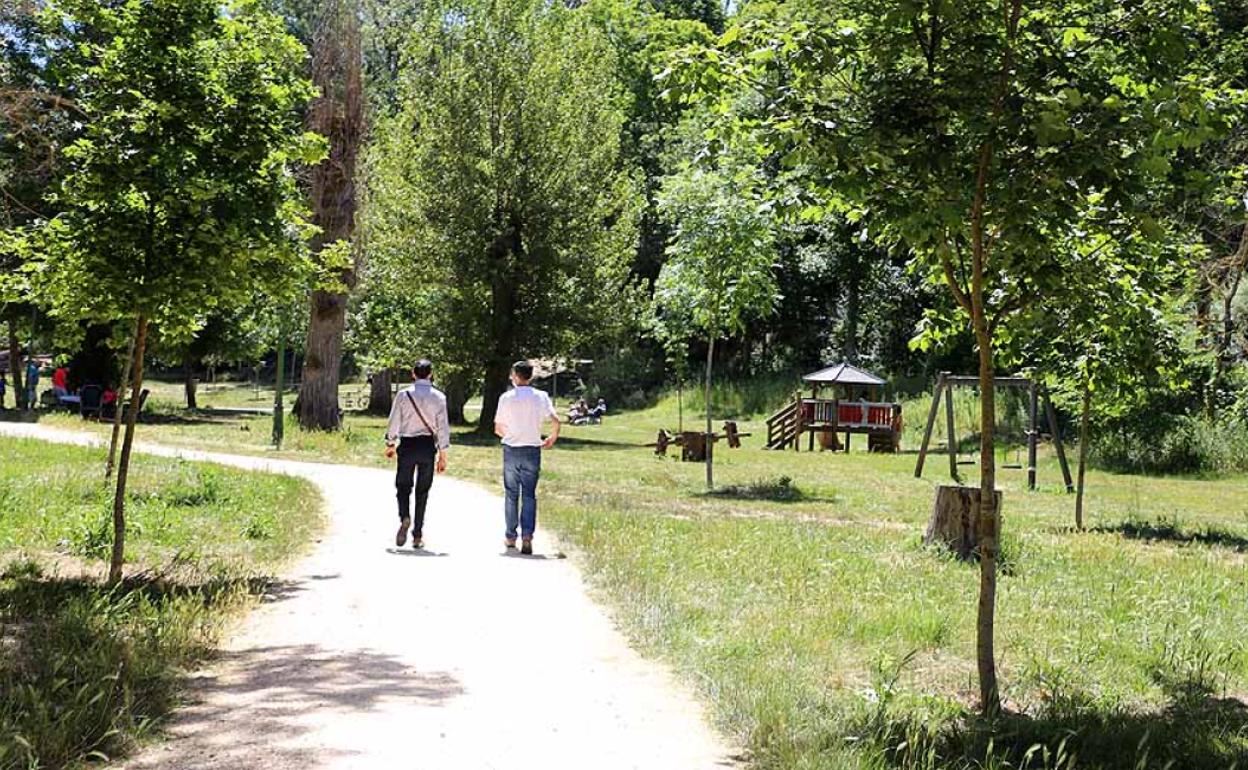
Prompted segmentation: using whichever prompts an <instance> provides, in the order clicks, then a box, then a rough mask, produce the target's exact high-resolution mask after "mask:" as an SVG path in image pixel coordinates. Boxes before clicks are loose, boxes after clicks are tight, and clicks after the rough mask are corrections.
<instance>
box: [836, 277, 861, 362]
mask: <svg viewBox="0 0 1248 770" xmlns="http://www.w3.org/2000/svg"><path fill="white" fill-rule="evenodd" d="M860 269H861V264H860V262H859V261H856V262H855V263H854V265H853V267H852V268H851V270H850V277H849V286H848V294H849V296H848V297H847V298H846V302H845V341H844V344H843V345H842V346H841V357H842V358H843V359H844V360H846V361H848V362H849V363H851V364H856V363H858V326H859V317H860V316H861V315H862V297H861V295H862V292H861V283H862V279H861V277H860V276H859V275H858V272H859V270H860Z"/></svg>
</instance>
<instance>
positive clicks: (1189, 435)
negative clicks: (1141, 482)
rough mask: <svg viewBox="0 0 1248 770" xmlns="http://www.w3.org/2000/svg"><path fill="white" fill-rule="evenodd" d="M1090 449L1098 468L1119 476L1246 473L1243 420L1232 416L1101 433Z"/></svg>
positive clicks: (1247, 439) (1246, 425)
mask: <svg viewBox="0 0 1248 770" xmlns="http://www.w3.org/2000/svg"><path fill="white" fill-rule="evenodd" d="M1092 450H1093V454H1092V459H1093V461H1094V462H1095V463H1096V464H1097V465H1099V466H1101V467H1103V468H1107V469H1109V470H1115V471H1121V472H1136V473H1140V472H1143V473H1154V474H1164V473H1236V472H1244V471H1248V421H1246V420H1244V419H1243V418H1242V417H1239V416H1237V415H1230V416H1227V417H1224V418H1222V419H1211V418H1208V417H1205V416H1203V415H1177V416H1166V417H1159V418H1155V419H1153V420H1152V421H1150V422H1144V421H1137V422H1133V423H1131V424H1127V425H1122V426H1120V427H1118V428H1117V429H1116V430H1115V429H1110V430H1108V431H1105V432H1102V433H1100V434H1099V435H1097V436H1096V437H1094V444H1093V447H1092Z"/></svg>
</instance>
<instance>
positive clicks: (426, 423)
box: [403, 390, 438, 441]
mask: <svg viewBox="0 0 1248 770" xmlns="http://www.w3.org/2000/svg"><path fill="white" fill-rule="evenodd" d="M403 392H404V393H406V394H407V400H408V401H410V402H411V403H412V408H413V409H415V410H416V416H417V417H419V418H420V423H421V424H422V425H424V426H425V430H427V431H429V435H430V436H432V437H433V440H434V441H437V439H438V434H437V433H436V432H435V431H434V430H433V428H431V427H429V421H428V420H426V419H425V415H424V413H423V412H421V411H420V407H419V406H416V397H415V396H413V395H412V391H410V390H405V391H403Z"/></svg>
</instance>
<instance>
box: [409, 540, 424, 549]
mask: <svg viewBox="0 0 1248 770" xmlns="http://www.w3.org/2000/svg"><path fill="white" fill-rule="evenodd" d="M424 547H425V539H424V538H423V537H412V548H415V549H416V550H417V551H419V550H420V549H421V548H424Z"/></svg>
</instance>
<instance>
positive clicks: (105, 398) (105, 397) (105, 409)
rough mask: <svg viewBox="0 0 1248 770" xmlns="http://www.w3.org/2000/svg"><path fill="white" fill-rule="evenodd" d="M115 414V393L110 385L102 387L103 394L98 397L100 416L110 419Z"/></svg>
mask: <svg viewBox="0 0 1248 770" xmlns="http://www.w3.org/2000/svg"><path fill="white" fill-rule="evenodd" d="M116 412H117V391H115V390H113V387H112V386H111V385H105V386H104V393H103V394H102V395H101V396H100V415H101V416H104V417H112V416H113V415H114V414H116Z"/></svg>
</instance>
